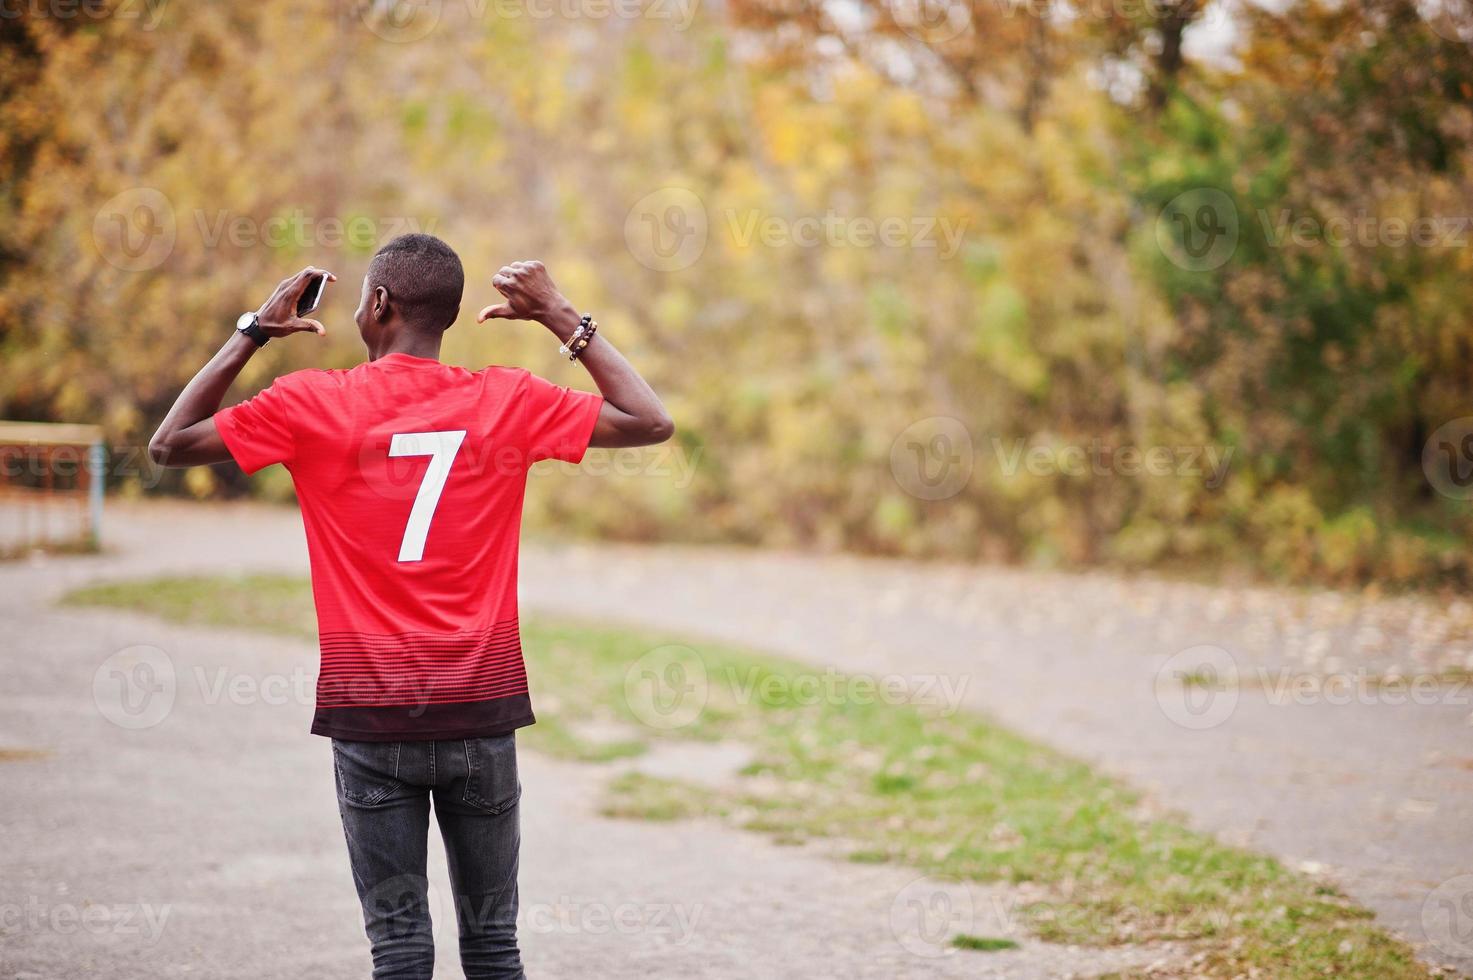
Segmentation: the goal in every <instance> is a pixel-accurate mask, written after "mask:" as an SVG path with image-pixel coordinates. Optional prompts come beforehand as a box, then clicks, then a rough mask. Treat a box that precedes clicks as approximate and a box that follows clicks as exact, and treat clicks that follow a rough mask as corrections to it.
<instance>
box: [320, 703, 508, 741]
mask: <svg viewBox="0 0 1473 980" xmlns="http://www.w3.org/2000/svg"><path fill="white" fill-rule="evenodd" d="M410 712H413V715H410ZM536 721H537V717H536V716H535V715H534V714H533V713H532V701H531V699H530V698H529V697H528V696H527V695H525V694H514V695H512V696H511V697H506V698H495V699H493V700H490V701H468V702H460V703H456V704H432V705H403V706H395V707H352V708H318V709H317V713H316V714H315V715H313V716H312V734H313V735H322V736H324V737H326V738H339V739H342V740H343V741H346V742H439V741H443V740H445V739H453V738H491V737H493V736H495V735H506V734H508V733H510V732H514V731H516V730H517V729H518V728H525V727H527V726H528V725H531V724H534V723H535V722H536ZM428 725H433V726H434V727H426V726H428Z"/></svg>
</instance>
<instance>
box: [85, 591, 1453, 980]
mask: <svg viewBox="0 0 1473 980" xmlns="http://www.w3.org/2000/svg"><path fill="white" fill-rule="evenodd" d="M65 601H66V602H68V603H71V604H78V605H105V606H117V607H123V608H128V609H131V610H135V611H139V612H145V613H151V614H154V615H158V616H162V617H164V618H167V619H172V620H176V621H185V622H191V623H201V624H206V625H212V626H224V627H248V628H257V629H265V630H271V631H276V632H283V633H289V634H294V635H299V636H303V637H311V636H312V635H314V633H315V626H314V619H313V611H312V602H311V593H310V589H309V587H308V585H307V583H306V581H305V580H296V579H282V578H279V577H272V576H256V577H249V578H246V579H231V578H189V579H157V580H152V581H146V582H127V583H120V584H114V585H103V586H96V587H91V588H86V589H82V590H80V591H77V592H74V593H72V594H71V595H69V596H68V597H67V598H66V600H65ZM669 642H670V641H669V640H668V639H667V638H664V637H661V636H657V635H653V634H641V633H638V632H634V631H628V630H622V629H607V628H602V627H598V626H593V625H570V624H565V623H551V622H546V621H541V620H537V619H535V618H533V619H528V620H526V621H524V623H523V643H524V648H525V650H526V655H527V661H528V670H529V673H530V675H531V678H532V685H533V688H534V697H535V699H536V702H537V713H538V719H539V723H538V724H537V725H536V726H535V727H534V728H532V729H530V730H529V731H528V732H527V733H526V741H527V743H528V744H530V745H531V746H532V747H533V748H537V749H540V750H543V751H548V752H552V753H555V754H557V755H560V756H563V757H568V758H574V759H582V760H588V761H599V760H604V759H609V758H615V757H620V756H630V755H637V754H639V753H641V752H643V751H645V750H646V749H647V748H648V747H649V746H651V745H653V744H655V743H656V742H658V741H659V740H662V739H704V740H723V739H729V740H737V741H741V742H743V743H745V744H746V745H748V746H749V747H750V748H751V749H752V751H753V753H754V757H753V758H754V761H753V762H752V763H751V764H750V765H749V766H748V767H747V768H746V769H745V770H744V771H743V773H742V777H741V778H739V779H737V780H734V781H733V784H732V785H731V786H730V787H727V788H721V789H712V788H710V787H695V786H688V785H685V784H683V783H679V782H672V781H670V780H664V779H656V778H653V777H650V776H646V775H642V774H639V773H631V774H626V775H624V776H621V777H619V778H617V779H615V780H613V781H612V782H611V784H610V789H609V794H610V795H609V800H608V803H607V810H608V812H610V813H612V814H616V815H621V816H629V817H642V818H647V819H663V820H674V819H680V818H683V817H689V816H696V815H717V816H720V817H722V818H724V819H726V820H729V821H731V822H733V823H735V824H737V825H740V826H742V827H746V828H749V829H752V830H757V831H762V832H766V833H770V834H773V835H775V836H777V837H778V838H779V839H781V840H783V841H785V842H802V841H803V840H806V839H809V838H815V837H830V838H837V839H839V840H841V841H844V842H846V843H847V844H848V845H850V846H852V848H853V849H852V851H851V858H852V859H853V860H856V861H863V862H884V861H890V862H900V863H904V864H907V865H910V866H913V867H916V868H919V869H922V870H923V871H925V872H928V873H931V874H935V875H937V876H942V877H950V878H970V879H976V880H980V881H1003V882H1009V883H1015V884H1016V883H1030V884H1032V885H1033V886H1035V890H1036V891H1037V892H1038V893H1040V894H1043V895H1045V896H1046V898H1044V899H1043V900H1040V901H1036V902H1031V903H1029V904H1028V905H1027V906H1026V907H1025V908H1023V909H1020V910H1019V914H1020V915H1021V916H1022V917H1023V921H1024V923H1025V924H1026V925H1027V926H1028V928H1029V929H1030V930H1031V931H1032V932H1034V933H1035V934H1037V935H1038V936H1040V937H1041V938H1044V939H1047V940H1050V941H1056V942H1070V943H1080V944H1096V945H1104V944H1114V943H1130V942H1142V941H1150V940H1189V941H1192V942H1193V943H1195V944H1197V948H1198V949H1200V950H1201V955H1200V956H1198V957H1196V958H1195V959H1194V961H1193V964H1192V966H1191V968H1190V974H1191V975H1194V976H1219V977H1236V976H1272V977H1276V978H1308V977H1325V976H1337V977H1367V978H1369V977H1375V978H1381V980H1399V978H1410V977H1428V976H1434V975H1436V974H1435V973H1433V972H1430V971H1429V970H1428V968H1426V967H1425V966H1423V965H1422V964H1420V963H1419V962H1418V961H1417V959H1416V957H1415V955H1414V954H1413V952H1412V950H1411V948H1410V947H1409V946H1407V945H1406V944H1405V943H1403V942H1401V941H1399V940H1397V939H1395V938H1393V937H1392V936H1390V935H1388V934H1387V933H1386V932H1384V931H1383V930H1381V929H1379V928H1378V927H1377V926H1376V925H1375V924H1374V923H1373V922H1372V921H1371V914H1370V913H1369V912H1368V911H1366V910H1365V909H1363V908H1361V907H1359V906H1357V905H1356V904H1355V903H1353V902H1351V901H1350V900H1349V899H1347V898H1346V897H1345V896H1343V895H1342V894H1340V893H1339V892H1337V891H1336V890H1335V889H1334V888H1332V887H1330V886H1329V885H1326V884H1324V883H1321V882H1318V881H1315V880H1313V879H1311V878H1308V877H1306V876H1304V875H1300V874H1297V873H1295V872H1292V871H1290V870H1288V869H1286V868H1285V867H1283V866H1282V865H1281V864H1279V863H1278V862H1276V861H1274V860H1273V859H1271V858H1268V857H1264V856H1262V855H1258V854H1253V853H1251V852H1247V851H1243V850H1240V849H1237V848H1233V847H1228V846H1226V845H1224V844H1222V843H1219V842H1218V841H1216V840H1214V839H1213V838H1211V837H1210V836H1207V835H1204V834H1201V833H1197V832H1195V831H1192V830H1190V829H1188V828H1186V827H1185V826H1183V825H1182V824H1180V823H1178V822H1176V821H1174V820H1170V819H1145V818H1142V817H1141V816H1140V815H1139V812H1140V811H1139V809H1138V806H1137V804H1138V798H1137V796H1136V795H1135V794H1134V793H1133V792H1132V791H1131V790H1130V789H1128V788H1127V787H1125V786H1123V785H1122V784H1120V783H1119V782H1116V781H1114V780H1111V779H1107V778H1105V777H1103V776H1100V775H1099V774H1097V773H1095V772H1093V771H1092V770H1091V769H1090V768H1089V767H1088V766H1086V765H1084V764H1082V763H1080V762H1078V761H1076V760H1073V759H1070V758H1068V757H1067V756H1064V755H1062V754H1060V753H1057V752H1054V751H1052V750H1050V749H1047V748H1045V747H1042V746H1040V745H1037V744H1035V743H1033V742H1030V741H1028V740H1026V739H1024V738H1021V737H1019V736H1017V735H1015V734H1013V733H1011V732H1009V731H1007V730H1006V729H1003V728H1000V727H998V726H997V725H995V724H993V723H991V722H990V721H988V720H986V719H985V718H982V717H980V716H977V715H973V714H969V713H966V712H948V711H946V710H945V709H943V708H941V707H938V706H929V705H920V704H908V703H907V704H895V703H885V700H884V699H878V698H876V697H875V696H874V693H873V688H872V687H870V686H867V685H866V684H865V683H864V681H865V680H866V679H864V678H844V677H839V676H835V675H827V674H825V675H822V676H820V675H816V674H815V673H814V671H813V670H812V669H811V668H807V667H804V666H803V665H800V664H797V663H794V662H792V661H788V660H783V659H780V658H776V657H771V656H766V655H761V654H754V653H751V652H746V651H741V650H734V649H731V648H729V647H724V646H720V645H712V644H705V643H700V644H693V645H692V646H689V647H687V646H669V645H668V644H669ZM672 672H673V673H672ZM649 678H655V679H656V680H662V681H667V682H670V690H676V691H680V692H683V693H684V694H686V695H687V696H688V697H691V698H696V699H697V700H699V702H700V703H699V705H697V706H698V707H699V710H698V711H690V710H689V708H690V707H691V705H692V704H693V703H694V702H692V701H689V700H687V701H684V702H680V701H678V700H677V701H671V700H670V699H669V698H665V699H664V700H661V697H659V696H656V697H654V698H653V699H651V698H650V697H647V694H649V693H651V692H649V691H646V689H645V683H644V682H645V681H646V680H648V679H649ZM659 691H660V686H659V685H656V687H655V689H654V690H653V693H654V694H656V695H658V694H659ZM815 692H817V695H818V696H815ZM864 692H868V694H867V696H861V694H862V693H864ZM590 726H595V727H600V726H601V728H602V730H603V731H604V732H613V733H615V734H614V737H612V738H607V737H605V738H600V739H592V738H589V737H587V735H586V734H585V733H586V732H587V731H588V730H589V728H590ZM956 939H957V942H958V944H959V945H961V946H964V947H965V948H978V949H980V948H983V947H984V946H986V945H987V944H989V943H991V942H993V941H992V940H985V939H977V937H969V936H965V935H963V936H958V937H956ZM973 940H976V942H975V943H974V942H973ZM979 943H980V944H981V945H978V944H979ZM987 948H996V947H991V946H987Z"/></svg>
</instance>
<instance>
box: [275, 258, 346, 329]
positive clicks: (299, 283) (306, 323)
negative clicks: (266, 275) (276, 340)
mask: <svg viewBox="0 0 1473 980" xmlns="http://www.w3.org/2000/svg"><path fill="white" fill-rule="evenodd" d="M317 276H326V277H327V281H328V282H337V281H338V277H337V276H335V275H333V274H332V273H331V272H328V271H327V270H326V269H318V268H316V267H314V266H310V265H309V266H307V268H305V269H303V270H302V271H301V272H298V273H297V274H296V275H294V276H289V277H287V278H286V279H283V280H281V282H280V284H278V285H277V287H276V291H275V292H273V293H272V294H271V298H270V299H268V300H267V301H266V302H265V303H263V304H262V305H261V308H260V309H259V310H257V311H256V318H257V319H258V320H259V321H260V323H261V329H262V330H264V331H266V336H268V337H285V336H286V335H287V334H292V333H301V332H303V331H308V330H310V331H311V332H312V333H315V334H317V335H318V336H321V335H323V334H325V333H327V328H326V327H324V326H323V325H322V322H321V321H320V320H312V319H308V318H306V317H300V316H297V302H298V301H299V300H300V299H301V298H302V294H303V293H304V292H306V291H307V286H308V285H310V284H311V282H312V280H313V279H314V278H316V277H317Z"/></svg>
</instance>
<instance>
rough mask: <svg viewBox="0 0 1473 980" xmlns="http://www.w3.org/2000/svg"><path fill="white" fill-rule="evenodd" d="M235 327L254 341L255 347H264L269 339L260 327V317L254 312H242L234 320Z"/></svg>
mask: <svg viewBox="0 0 1473 980" xmlns="http://www.w3.org/2000/svg"><path fill="white" fill-rule="evenodd" d="M235 329H236V330H239V331H240V332H241V333H243V334H245V335H246V336H247V337H249V338H251V340H253V341H255V344H256V346H257V347H265V346H266V341H268V340H270V339H271V338H270V337H268V336H266V331H264V330H262V329H261V318H260V317H258V316H257V315H256V314H254V313H242V314H241V315H240V316H239V317H238V318H237V319H236V321H235Z"/></svg>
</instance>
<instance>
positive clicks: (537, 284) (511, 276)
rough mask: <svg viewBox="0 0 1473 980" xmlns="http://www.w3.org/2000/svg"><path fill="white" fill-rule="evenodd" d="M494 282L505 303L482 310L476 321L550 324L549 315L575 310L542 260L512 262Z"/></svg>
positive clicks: (493, 278)
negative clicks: (524, 321) (535, 321)
mask: <svg viewBox="0 0 1473 980" xmlns="http://www.w3.org/2000/svg"><path fill="white" fill-rule="evenodd" d="M491 285H493V286H495V287H496V288H497V290H498V291H500V293H501V295H502V296H504V297H506V302H504V303H499V304H497V305H495V306H488V307H486V308H485V309H483V310H482V311H481V313H480V315H479V316H477V317H476V322H477V323H485V322H486V321H487V320H538V321H541V322H542V323H545V324H547V323H548V320H549V318H551V317H554V316H556V315H558V314H563V313H566V312H567V311H569V310H571V309H572V305H571V304H570V303H569V302H568V301H567V300H566V299H565V298H564V297H563V294H562V293H560V292H558V288H557V286H556V285H554V284H553V281H552V277H551V276H549V275H548V274H547V268H546V267H545V266H544V265H543V264H542V263H541V262H537V261H531V262H513V263H512V264H511V265H504V266H502V267H501V271H500V272H498V273H496V275H494V276H492V277H491ZM574 319H575V320H576V317H575V318H574ZM548 325H549V326H551V324H548Z"/></svg>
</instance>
